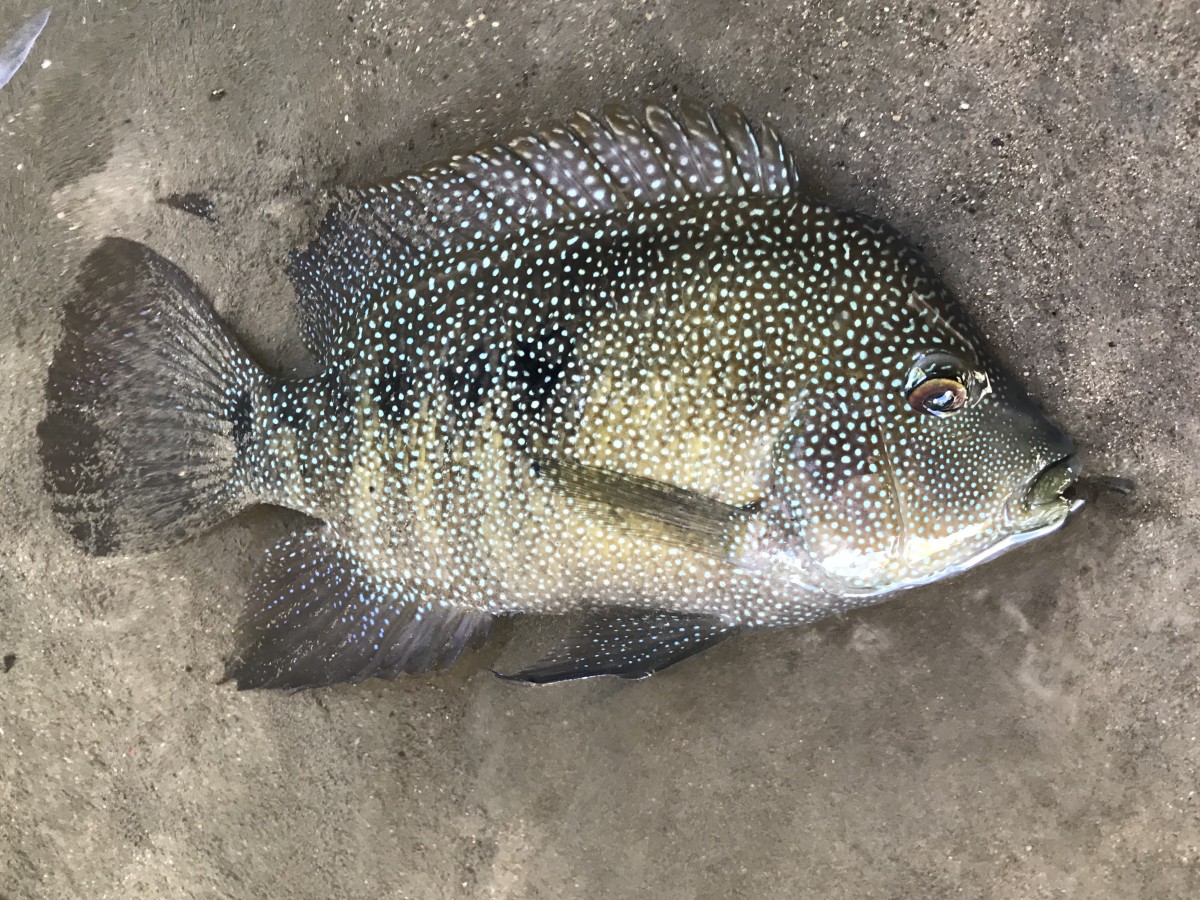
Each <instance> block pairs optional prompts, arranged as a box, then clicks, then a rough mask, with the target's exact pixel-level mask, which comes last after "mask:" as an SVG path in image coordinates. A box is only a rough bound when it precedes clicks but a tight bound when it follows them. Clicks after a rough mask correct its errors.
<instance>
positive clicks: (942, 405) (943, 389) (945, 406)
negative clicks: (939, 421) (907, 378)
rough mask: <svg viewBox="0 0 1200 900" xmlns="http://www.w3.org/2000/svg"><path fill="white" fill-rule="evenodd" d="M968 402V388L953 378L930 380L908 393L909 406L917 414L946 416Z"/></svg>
mask: <svg viewBox="0 0 1200 900" xmlns="http://www.w3.org/2000/svg"><path fill="white" fill-rule="evenodd" d="M966 402H967V386H966V385H965V384H963V383H962V382H961V381H955V380H954V379H953V378H930V379H928V380H926V381H922V382H921V383H920V384H918V385H917V386H916V387H914V388H912V389H911V390H910V391H909V392H908V405H909V406H911V407H912V408H913V409H914V410H916V411H917V412H925V413H929V414H930V415H934V416H944V415H947V414H949V413H952V412H954V411H955V410H957V409H961V408H962V407H963V406H964V405H965V404H966Z"/></svg>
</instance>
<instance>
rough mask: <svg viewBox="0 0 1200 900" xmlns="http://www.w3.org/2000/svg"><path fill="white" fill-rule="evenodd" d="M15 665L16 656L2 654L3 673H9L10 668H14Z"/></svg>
mask: <svg viewBox="0 0 1200 900" xmlns="http://www.w3.org/2000/svg"><path fill="white" fill-rule="evenodd" d="M16 664H17V654H15V653H5V654H4V671H5V672H6V673H7V672H11V671H12V667H13V666H15V665H16Z"/></svg>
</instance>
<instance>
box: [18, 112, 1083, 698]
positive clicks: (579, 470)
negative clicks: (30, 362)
mask: <svg viewBox="0 0 1200 900" xmlns="http://www.w3.org/2000/svg"><path fill="white" fill-rule="evenodd" d="M288 273H289V275H290V276H291V279H292V282H293V285H294V287H295V291H296V295H297V298H298V304H299V318H300V323H301V331H302V333H303V337H304V340H305V343H306V345H307V347H308V348H309V349H310V350H311V351H312V353H313V354H314V355H315V357H316V359H317V362H318V364H319V366H318V367H319V374H317V375H315V376H313V377H309V378H299V377H276V376H273V375H270V374H268V373H267V372H266V371H264V370H263V369H262V368H261V367H260V366H259V365H257V364H256V363H255V362H254V361H253V360H252V359H251V357H250V355H249V354H248V353H247V352H246V351H245V349H244V348H243V347H242V345H241V344H240V343H239V342H238V340H237V337H236V336H235V335H234V334H233V332H232V331H231V330H230V329H229V328H228V326H226V325H225V324H224V323H222V322H221V321H220V319H219V318H218V317H217V316H216V314H215V312H214V311H213V308H212V306H211V304H210V303H209V302H208V300H207V299H206V298H205V296H204V294H203V293H202V292H201V290H200V289H199V288H198V287H197V286H196V285H195V284H194V282H193V281H192V280H191V279H190V278H189V277H188V275H187V274H186V273H185V272H184V271H183V270H181V269H180V268H179V267H177V266H176V265H175V264H173V263H171V262H169V261H168V260H166V259H165V258H164V257H163V256H161V255H160V254H158V253H157V252H156V251H154V250H153V249H151V248H150V247H148V246H146V245H144V244H141V243H137V242H134V241H131V240H129V239H126V238H122V237H118V236H111V237H107V238H105V239H103V240H102V241H101V242H100V243H99V245H98V246H97V247H96V248H95V249H94V250H92V251H91V253H90V255H88V256H87V258H86V259H85V261H84V262H83V265H82V267H81V270H80V272H79V276H78V280H77V285H76V289H75V291H74V292H73V293H72V295H71V297H70V298H69V299H68V301H67V303H66V306H65V313H64V322H63V332H62V338H61V342H60V343H59V345H58V347H57V349H56V351H55V353H54V356H53V360H52V362H51V365H50V368H49V376H48V380H47V388H46V398H47V400H46V404H47V405H46V415H45V418H44V419H43V421H42V422H41V423H40V425H39V426H38V434H39V441H40V455H41V461H42V465H43V472H44V481H45V485H46V488H47V492H48V495H49V497H50V504H51V506H52V508H53V511H54V515H55V517H56V518H57V519H58V520H59V521H60V522H61V524H62V526H63V527H64V528H65V529H66V531H67V532H68V533H69V534H70V535H71V537H72V538H73V539H74V541H75V542H76V543H77V544H78V545H79V547H81V548H82V549H83V550H84V551H86V552H88V553H91V554H95V555H100V556H107V555H127V554H137V553H147V552H153V551H157V550H161V549H163V548H165V547H169V546H172V545H175V544H177V543H179V542H181V541H183V540H185V539H188V538H191V537H194V536H196V535H198V534H200V533H201V532H203V531H205V530H207V529H209V528H212V527H213V526H215V525H217V524H219V523H221V522H223V521H225V520H227V519H229V518H230V517H231V516H233V515H235V514H236V513H238V512H239V511H240V510H242V509H244V508H245V507H247V506H250V505H254V504H273V505H277V506H282V507H287V508H290V509H294V510H298V511H300V512H302V513H305V514H307V515H308V516H310V517H312V519H313V520H315V521H314V524H311V525H309V526H306V527H303V528H300V529H298V530H297V531H295V532H294V533H292V534H290V535H289V536H287V537H285V538H284V539H283V540H281V541H280V542H279V543H278V544H277V545H276V546H274V547H273V548H272V549H271V550H270V551H268V553H267V555H266V559H265V561H264V562H263V564H262V566H261V568H260V570H259V572H258V574H257V575H256V576H255V578H254V580H253V583H252V584H251V586H250V588H249V590H248V592H247V599H246V603H245V607H244V610H243V612H242V614H241V617H240V619H239V624H238V638H237V646H236V648H235V649H234V650H233V652H232V653H231V654H230V656H229V658H228V660H227V663H228V666H227V672H226V676H227V678H228V679H229V680H232V681H234V682H235V683H236V686H237V688H238V689H251V688H282V689H289V690H299V689H305V688H314V687H323V686H328V685H333V684H338V683H343V682H360V681H363V680H364V679H367V678H373V677H379V678H395V677H396V676H398V675H400V674H402V673H418V672H425V671H429V670H434V669H445V668H448V667H450V666H451V665H452V664H454V663H455V661H456V660H458V659H459V658H460V657H461V656H462V654H463V653H464V652H467V651H468V650H469V649H472V648H478V647H479V646H481V645H482V644H483V643H484V641H486V639H487V637H488V635H489V632H490V630H491V628H492V626H493V623H494V622H495V621H496V619H497V618H499V617H501V616H510V615H516V614H521V613H538V614H562V613H577V614H578V618H579V624H578V626H577V627H576V628H574V629H573V630H571V632H570V633H569V634H568V636H567V637H565V638H564V639H563V640H562V641H560V642H559V643H558V644H557V645H556V646H554V647H552V648H551V649H549V650H548V651H547V653H546V654H545V655H544V656H543V657H542V658H540V659H538V660H537V661H535V662H533V663H531V664H529V665H527V666H524V667H522V668H520V669H518V670H517V671H514V672H506V673H498V674H500V675H501V677H503V678H506V679H508V680H511V681H515V682H522V683H534V684H546V683H553V682H558V681H565V680H570V679H576V678H586V677H591V676H602V675H609V676H618V677H621V678H627V679H637V678H643V677H645V676H647V675H650V674H652V673H655V672H659V671H661V670H663V669H665V668H667V667H669V666H671V665H673V664H675V663H677V662H679V661H681V660H683V659H686V658H688V657H690V656H692V655H694V654H696V653H698V652H700V651H702V650H705V649H707V648H710V647H713V646H715V645H717V644H720V643H721V642H723V641H725V640H727V639H729V638H730V637H732V636H734V635H735V634H739V633H741V632H746V631H754V630H757V629H762V628H772V627H786V626H798V625H804V624H808V623H811V622H815V621H817V620H820V619H823V618H825V617H828V616H832V615H837V614H841V613H844V612H846V611H848V610H852V609H856V608H860V607H866V606H871V605H874V604H878V603H880V602H882V601H884V600H886V599H888V598H891V597H894V596H896V595H897V594H898V593H899V592H901V591H904V590H906V589H909V588H912V587H914V586H916V585H922V584H928V583H931V582H935V581H938V580H941V579H944V578H947V577H949V576H951V575H954V574H956V573H959V572H962V571H964V570H966V569H969V568H971V567H973V566H976V565H978V564H980V563H982V562H984V561H986V560H988V559H991V558H993V557H995V556H997V555H999V554H1000V553H1002V552H1005V551H1008V550H1010V549H1012V548H1014V547H1017V546H1020V545H1023V544H1026V543H1029V542H1030V541H1033V540H1035V539H1037V538H1040V537H1042V536H1044V535H1047V534H1049V533H1051V532H1054V531H1056V530H1057V529H1059V528H1060V527H1061V526H1062V525H1063V524H1064V522H1066V521H1067V520H1068V518H1069V517H1071V515H1072V514H1073V513H1074V512H1075V511H1076V510H1077V509H1078V508H1079V506H1080V503H1081V501H1080V500H1079V499H1078V498H1076V497H1073V496H1072V486H1073V485H1075V484H1076V483H1077V482H1078V481H1079V480H1080V477H1081V465H1080V462H1079V459H1078V456H1077V454H1076V452H1075V449H1074V446H1073V445H1072V442H1071V441H1070V439H1069V438H1068V437H1067V435H1066V434H1065V433H1064V432H1063V431H1062V430H1061V429H1060V428H1059V427H1058V426H1057V425H1055V424H1054V423H1052V422H1051V421H1050V420H1049V419H1048V418H1047V417H1046V415H1045V414H1044V413H1043V412H1042V411H1041V410H1040V408H1039V407H1038V406H1037V405H1036V404H1035V403H1034V401H1033V400H1032V399H1031V398H1030V397H1029V395H1028V394H1027V393H1026V391H1025V390H1024V388H1023V387H1022V385H1021V384H1020V383H1019V382H1018V380H1017V379H1016V378H1015V377H1014V376H1013V375H1012V374H1011V373H1010V371H1009V370H1008V369H1007V368H1005V366H1004V365H1003V364H1002V362H1001V361H1000V360H999V359H998V358H997V357H996V356H995V355H994V354H993V352H992V351H991V350H990V349H989V348H988V346H987V345H986V343H985V341H984V339H983V337H982V335H981V334H980V333H979V331H978V330H977V329H976V327H975V326H974V324H973V323H972V321H971V320H970V318H969V317H968V315H967V313H966V311H965V309H964V307H963V306H962V305H961V304H960V303H959V301H958V300H957V299H956V297H955V296H954V295H953V294H952V293H951V291H950V290H949V289H948V288H947V287H946V285H945V284H944V282H943V281H942V280H941V279H940V278H939V277H938V275H937V274H936V273H934V272H933V271H932V269H931V268H930V267H929V265H928V263H926V262H925V261H924V260H923V258H922V257H921V256H920V254H919V253H918V252H917V251H916V249H915V248H914V247H913V246H912V245H911V244H909V243H908V242H906V241H905V240H904V239H903V238H902V237H901V236H900V235H899V234H898V233H897V232H896V231H895V230H894V229H892V228H891V227H890V226H888V225H886V224H884V223H882V222H880V221H877V220H875V219H873V218H870V217H868V216H864V215H861V214H857V213H854V212H850V211H843V210H839V209H835V208H832V207H830V206H828V205H825V204H823V203H821V202H818V201H817V200H815V199H813V198H812V197H811V192H810V191H809V190H808V189H807V188H806V185H805V184H804V181H803V179H802V177H801V176H800V174H799V171H798V168H797V166H796V163H795V160H794V159H793V157H792V155H791V154H790V153H789V152H788V151H787V150H786V149H785V147H784V144H783V141H782V139H781V137H780V136H779V135H778V134H777V133H776V131H775V130H774V129H773V128H771V127H770V126H767V125H756V124H753V123H751V122H750V121H749V120H747V119H746V117H745V116H743V115H742V114H741V113H740V112H739V111H737V110H736V109H735V108H733V107H728V106H725V107H707V106H704V105H701V104H699V103H695V102H690V101H685V102H682V103H680V104H678V105H676V106H673V107H665V106H659V105H653V104H651V105H647V106H645V107H643V108H642V109H641V111H640V112H639V111H637V110H636V109H635V108H632V107H629V106H625V105H622V104H619V103H613V104H609V105H607V106H604V107H603V108H602V109H601V110H600V111H598V112H587V111H584V112H579V113H576V114H575V115H574V116H573V117H571V118H569V119H568V120H567V121H566V122H565V123H564V124H561V125H557V126H552V127H547V128H543V129H541V130H537V131H534V132H532V133H529V134H527V135H525V136H522V137H518V138H515V139H512V140H509V141H507V142H502V143H496V144H491V145H485V146H483V147H482V148H480V149H478V150H476V151H474V152H471V153H466V154H462V155H458V156H454V157H452V158H451V159H449V160H448V161H446V162H445V163H443V164H440V165H436V166H432V167H430V168H428V169H425V170H423V171H420V172H416V173H412V174H408V175H404V176H403V177H399V178H396V179H392V180H385V181H381V182H379V183H376V184H372V185H368V186H365V187H361V188H345V189H341V190H340V192H339V193H338V195H337V197H336V198H335V199H334V201H333V203H332V205H331V206H330V207H329V209H328V211H327V213H326V214H325V216H324V218H323V219H322V220H321V222H320V224H319V226H318V229H317V233H316V234H315V236H314V237H313V238H312V240H311V241H310V243H309V244H308V245H307V246H306V247H305V248H304V249H302V250H297V251H294V252H293V253H292V255H291V257H290V259H289V262H288Z"/></svg>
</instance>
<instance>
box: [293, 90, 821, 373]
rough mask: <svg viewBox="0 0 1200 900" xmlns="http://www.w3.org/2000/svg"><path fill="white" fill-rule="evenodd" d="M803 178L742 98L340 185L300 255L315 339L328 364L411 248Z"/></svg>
mask: <svg viewBox="0 0 1200 900" xmlns="http://www.w3.org/2000/svg"><path fill="white" fill-rule="evenodd" d="M798 186H799V180H798V177H797V173H796V168H795V165H794V163H793V162H792V159H791V157H790V156H789V155H788V153H787V151H786V150H785V149H784V147H783V145H782V143H781V142H780V140H779V136H778V135H777V134H776V133H775V132H774V131H773V130H772V129H771V128H770V127H769V126H760V127H758V128H755V127H754V126H752V125H751V124H750V123H749V122H747V121H746V119H745V118H744V117H743V116H742V114H741V113H740V112H738V111H737V110H736V109H734V108H733V107H725V108H724V109H722V110H720V111H713V110H709V109H706V108H705V107H703V106H700V105H697V104H694V103H685V104H683V105H681V107H680V108H679V110H678V111H677V112H672V111H669V110H667V109H664V108H662V107H658V106H648V107H646V110H645V114H644V116H642V117H641V118H638V117H637V116H635V115H634V114H633V113H632V112H630V110H629V109H628V108H627V107H625V106H621V105H616V104H613V105H609V106H607V107H605V109H604V111H603V113H602V114H600V115H598V116H597V115H593V114H591V113H587V112H579V113H576V114H575V116H574V117H573V118H572V119H571V120H570V121H569V122H568V123H567V124H566V125H562V126H556V127H553V128H547V129H544V130H542V131H539V132H536V133H534V134H531V135H527V136H525V137H520V138H517V139H515V140H511V141H509V142H508V143H506V144H499V145H495V146H490V147H485V148H482V149H480V150H477V151H475V152H474V153H470V154H467V155H465V156H456V157H454V158H452V159H451V160H450V161H449V162H448V163H446V164H445V165H442V166H435V167H433V168H430V169H427V170H426V171H424V172H422V173H420V174H415V175H408V176H405V177H403V178H399V179H397V180H395V181H392V182H390V183H387V184H381V185H374V186H371V187H364V188H356V189H349V190H344V191H342V192H341V193H340V196H339V198H338V200H337V202H336V203H335V204H334V205H333V207H332V208H331V209H330V211H329V212H328V213H327V214H326V216H325V218H324V219H323V220H322V222H321V226H320V229H319V231H318V233H317V236H316V237H315V238H314V239H313V241H312V243H310V244H309V246H308V247H307V249H305V250H304V251H303V252H299V253H295V254H293V256H292V260H291V265H290V266H289V274H290V275H291V277H292V280H293V282H294V283H295V286H296V292H297V294H298V295H299V299H300V310H301V323H302V327H303V329H304V337H305V341H306V342H307V344H308V345H309V347H310V348H311V349H312V350H313V351H314V352H316V353H317V355H318V356H319V357H320V358H321V359H322V361H327V360H328V358H329V353H330V351H331V349H332V347H333V345H334V342H335V340H336V335H337V333H338V328H339V325H341V324H344V323H345V322H346V321H347V320H354V319H356V318H357V316H358V315H359V313H360V311H361V310H363V309H364V308H366V307H367V306H368V305H369V303H370V302H371V300H372V298H374V297H377V296H379V295H381V294H384V293H390V290H391V289H392V288H393V287H394V285H395V284H396V282H397V281H398V279H399V278H400V277H401V276H402V274H403V272H404V271H405V269H406V268H407V267H408V266H409V265H410V264H411V262H412V261H413V259H414V258H416V257H418V256H420V255H422V254H424V253H427V252H429V251H431V250H433V249H438V248H440V249H452V248H455V247H463V248H466V247H469V246H471V245H474V244H479V243H481V242H485V241H487V240H492V239H495V238H496V237H498V236H500V235H503V234H505V233H509V232H512V231H515V230H518V229H521V228H537V227H544V226H547V225H552V224H554V223H556V222H561V221H564V220H566V219H570V218H576V217H581V216H599V215H606V214H611V213H615V212H618V211H621V210H626V209H630V208H633V207H635V206H638V205H642V204H652V203H660V202H670V201H684V200H688V199H695V198H703V197H716V196H741V195H746V194H759V195H764V196H772V197H783V196H787V195H788V194H790V193H792V192H793V191H795V190H796V189H797V188H798Z"/></svg>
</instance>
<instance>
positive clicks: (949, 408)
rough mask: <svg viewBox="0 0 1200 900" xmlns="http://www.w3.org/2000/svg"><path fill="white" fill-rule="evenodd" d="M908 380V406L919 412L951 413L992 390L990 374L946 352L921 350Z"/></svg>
mask: <svg viewBox="0 0 1200 900" xmlns="http://www.w3.org/2000/svg"><path fill="white" fill-rule="evenodd" d="M913 363H914V364H913V367H912V368H911V369H910V370H909V373H908V378H907V379H906V380H905V383H904V396H905V398H906V399H907V400H908V405H909V406H910V407H912V409H913V410H915V411H916V412H919V413H928V414H929V415H931V416H938V417H941V416H948V415H950V414H951V413H953V412H956V411H957V410H960V409H962V408H963V407H967V406H974V405H975V404H977V403H978V402H979V401H981V400H982V399H983V398H984V397H986V396H987V395H988V394H990V393H991V392H992V386H991V382H990V381H989V380H988V376H987V373H986V372H984V371H982V370H980V369H977V368H975V367H973V366H971V365H969V364H968V363H967V362H966V361H965V360H962V359H960V358H959V357H958V356H956V355H954V354H951V353H947V352H945V351H929V352H925V353H921V354H920V355H918V356H917V358H916V359H915V360H914V361H913Z"/></svg>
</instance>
